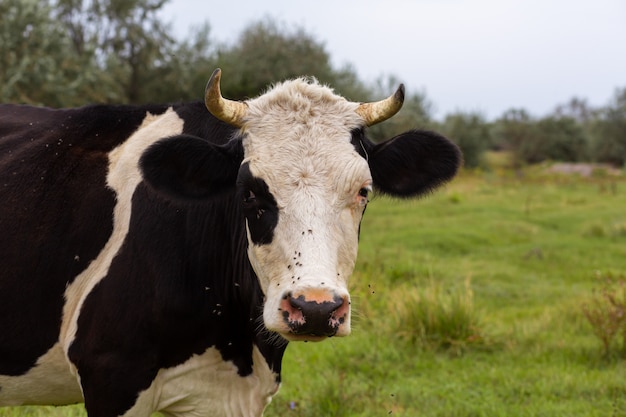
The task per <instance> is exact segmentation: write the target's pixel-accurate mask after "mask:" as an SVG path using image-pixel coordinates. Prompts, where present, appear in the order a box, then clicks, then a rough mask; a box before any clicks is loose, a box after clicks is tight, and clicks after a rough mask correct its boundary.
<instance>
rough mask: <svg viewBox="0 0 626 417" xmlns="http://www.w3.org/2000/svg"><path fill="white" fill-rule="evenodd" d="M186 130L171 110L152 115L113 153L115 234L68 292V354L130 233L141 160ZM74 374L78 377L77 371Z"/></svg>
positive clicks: (64, 337)
mask: <svg viewBox="0 0 626 417" xmlns="http://www.w3.org/2000/svg"><path fill="white" fill-rule="evenodd" d="M182 130H183V120H182V119H181V118H180V117H179V116H178V115H177V114H176V113H175V112H174V111H173V110H172V109H171V108H170V109H168V110H167V111H166V112H165V113H164V114H162V115H160V116H154V115H151V114H150V113H148V114H147V115H146V118H145V120H144V122H143V123H142V125H141V126H140V128H139V129H138V130H137V131H136V132H135V133H133V135H131V136H130V137H129V138H128V140H127V141H126V142H124V143H122V144H121V145H119V146H118V147H116V148H115V149H113V150H112V151H111V152H110V153H109V170H108V175H107V185H108V186H109V187H110V188H111V189H112V190H113V191H114V192H115V195H116V204H115V209H114V213H113V233H112V234H111V237H110V238H109V241H108V242H107V243H106V245H105V246H104V248H103V249H102V250H101V251H100V254H99V255H98V257H97V258H96V259H94V260H93V261H92V262H91V263H90V264H89V266H88V267H87V269H85V270H84V271H83V272H82V273H81V274H80V275H78V276H77V277H76V279H75V280H74V282H73V283H72V284H71V285H70V286H68V287H67V289H66V291H65V300H66V302H65V306H64V308H63V323H62V325H61V334H60V337H59V340H60V341H61V343H62V346H63V351H64V352H65V353H66V354H67V351H68V349H69V347H70V345H71V343H72V341H73V340H74V337H75V336H76V330H77V322H78V317H79V315H80V310H81V306H82V304H83V302H84V301H85V298H86V297H87V295H88V294H89V293H90V292H91V291H92V290H93V288H94V287H95V285H96V284H97V283H98V282H100V281H101V280H102V279H103V278H104V277H105V276H106V274H107V273H108V271H109V267H110V266H111V262H112V260H113V258H114V257H115V255H116V254H117V253H118V252H119V250H120V248H121V246H122V244H123V243H124V239H125V238H126V235H127V233H128V228H129V224H130V215H131V206H132V196H133V193H134V192H135V188H136V187H137V185H138V184H139V183H140V182H141V172H140V170H139V166H138V162H139V158H140V157H141V155H142V153H143V152H144V150H145V149H146V148H147V147H148V146H150V145H151V144H152V143H154V142H156V141H157V140H159V139H161V138H163V137H167V136H172V135H177V134H180V133H182ZM72 368H73V367H72ZM72 371H73V372H74V373H75V369H72Z"/></svg>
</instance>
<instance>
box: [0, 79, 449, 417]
mask: <svg viewBox="0 0 626 417" xmlns="http://www.w3.org/2000/svg"><path fill="white" fill-rule="evenodd" d="M218 75H219V74H218ZM298 83H300V84H302V86H301V88H305V89H307V88H308V89H312V90H313V91H317V90H319V89H322V87H320V86H318V85H317V84H315V83H310V82H304V81H303V80H297V81H294V82H292V83H291V84H289V83H286V84H285V85H283V86H279V87H277V88H276V89H275V90H274V95H276V94H278V93H285V91H287V90H289V88H292V89H293V88H296V87H298V85H299V84H298ZM281 88H282V90H281ZM298 88H300V87H298ZM323 92H324V94H327V93H328V92H327V91H326V90H324V91H323ZM290 94H291V93H290ZM333 97H337V96H333ZM271 99H272V94H271V92H270V93H268V94H266V95H264V96H261V97H260V98H258V99H255V100H253V101H250V102H248V104H247V106H248V108H249V111H248V113H247V114H246V122H245V124H242V126H238V127H241V129H239V128H237V127H233V126H231V125H229V124H226V123H223V122H222V121H219V120H218V119H216V118H215V117H213V116H212V115H210V114H209V113H208V112H207V111H206V108H205V107H204V104H202V103H192V104H181V105H177V106H173V107H167V106H143V107H112V106H94V107H86V108H81V109H74V110H49V109H41V108H32V107H21V106H0V201H1V203H0V204H1V206H0V207H1V209H0V210H1V211H0V405H16V404H69V403H75V402H81V401H83V399H84V401H85V404H86V407H87V410H88V412H89V414H90V416H117V415H129V416H130V415H132V416H145V415H149V413H150V412H152V411H156V410H161V411H163V412H164V413H166V414H168V413H169V414H171V415H214V416H222V415H224V416H225V415H233V416H259V415H261V414H262V411H263V408H264V407H265V405H266V404H267V403H268V402H269V400H270V398H271V396H272V395H273V394H274V393H275V392H276V391H277V389H278V384H279V381H280V363H281V358H282V355H283V352H284V349H285V347H286V345H287V342H286V339H290V340H300V339H304V340H319V339H322V338H324V337H327V336H333V335H344V334H347V333H348V332H349V297H348V295H347V290H345V281H346V278H347V276H348V275H349V274H350V273H351V271H352V268H353V266H354V258H355V256H356V240H357V238H358V227H359V223H360V219H361V215H362V212H363V210H364V208H365V204H366V202H367V201H366V197H363V194H364V191H363V190H366V191H367V189H368V188H369V187H370V186H371V185H370V184H371V181H372V180H371V178H370V173H369V172H370V171H369V170H368V164H367V161H366V158H370V153H371V154H376V153H377V152H378V151H377V149H378V148H376V147H375V146H374V145H372V144H371V143H370V142H368V141H367V140H366V139H365V138H364V136H363V130H362V126H363V122H362V118H361V117H360V116H359V114H357V113H354V106H353V107H351V105H352V103H349V102H346V101H345V100H343V99H341V100H338V103H339V104H337V103H335V102H332V103H330V104H328V105H327V106H326V107H323V106H320V105H319V103H317V102H315V100H319V97H318V98H311V97H307V98H306V100H309V103H308V104H306V103H305V104H306V105H305V104H303V103H297V102H296V101H294V100H295V99H294V98H293V97H290V98H284V97H283V98H280V99H279V100H278V101H275V102H274V103H272V100H271ZM285 100H287V102H289V103H295V104H294V105H293V108H286V109H284V110H283V111H284V113H283V114H281V113H280V110H279V109H280V108H283V107H284V102H285ZM300 100H303V99H302V97H300ZM306 100H305V101H306ZM324 100H327V98H323V99H322V102H324ZM331 101H332V100H331ZM276 103H280V104H281V105H280V106H278V107H275V104H276ZM324 103H325V102H324ZM337 105H339V106H340V107H341V106H343V107H342V108H346V109H347V110H346V109H343V110H341V112H340V111H339V110H337ZM306 106H309V107H306ZM305 107H306V108H305ZM218 117H219V116H218ZM220 118H222V117H220ZM290 119H291V120H290ZM327 120H329V121H327ZM229 122H230V120H229ZM235 124H236V123H235ZM298 130H300V132H299V133H298V132H297V131H298ZM268 134H273V135H275V137H274V138H273V140H272V142H271V143H270V144H269V145H268V143H267V140H266V139H267V137H268ZM416 134H417V133H416ZM294 135H295V137H294ZM425 135H427V136H428V135H430V134H425ZM338 137H339V138H340V140H337V138H338ZM428 137H429V138H430V139H426V143H427V146H426V147H427V148H429V147H430V148H437V147H439V148H441V149H442V150H443V152H444V154H445V155H443V158H444V159H445V161H443V162H441V163H438V166H437V167H436V168H434V169H431V171H433V172H434V171H438V172H437V173H436V174H432V173H431V174H429V175H430V176H432V177H433V178H431V179H429V180H428V181H427V182H425V183H424V184H422V189H428V188H432V187H433V186H434V185H436V184H438V183H439V182H442V181H445V180H447V179H449V178H450V177H451V176H452V175H453V174H454V172H455V171H456V167H457V165H458V159H459V156H458V151H457V150H456V148H455V147H454V146H453V145H451V144H449V143H448V142H447V141H445V140H444V139H443V138H440V137H438V136H428ZM336 142H337V143H336ZM289 147H292V148H293V149H289ZM380 149H381V151H380V152H386V151H385V150H384V149H383V148H382V147H381V148H380ZM328 151H330V152H331V153H330V155H325V152H328ZM437 152H438V151H437ZM281 153H285V154H286V155H287V158H281V157H280V154H281ZM346 155H347V156H346ZM421 158H425V157H424V156H421ZM436 158H441V155H439V156H435V159H436ZM413 164H415V163H413ZM370 165H371V163H370ZM398 169H399V170H400V171H402V169H403V168H402V167H399V168H398ZM376 170H378V171H382V170H383V168H381V167H380V166H379V167H378V168H376V169H374V168H372V175H373V176H374V183H375V185H378V184H376V182H377V176H378V177H380V178H381V183H384V182H385V181H386V180H385V178H384V176H385V175H388V174H384V173H379V174H377V173H376V172H375V171H376ZM444 170H445V172H443V171H444ZM296 171H297V172H296ZM385 172H386V171H385ZM401 174H402V173H401ZM394 180H395V181H396V182H397V183H401V182H402V181H400V180H398V178H397V174H394ZM393 186H394V185H386V184H383V185H382V188H383V190H384V191H387V192H389V193H392V194H394V193H395V194H398V195H412V194H417V193H418V192H415V191H411V192H403V191H398V192H394V191H389V190H390V187H393ZM401 187H402V186H401ZM343 188H345V189H346V191H343ZM422 189H421V190H422ZM366 191H365V194H366ZM420 192H421V191H420ZM294 196H299V197H298V198H303V199H304V200H302V201H300V202H298V201H297V200H294V198H295V197H294ZM328 200H331V201H328ZM329 225H330V226H329ZM287 257H288V259H287ZM320 279H321V283H320V282H319V280H320ZM281 284H282V287H281ZM268 329H269V330H268Z"/></svg>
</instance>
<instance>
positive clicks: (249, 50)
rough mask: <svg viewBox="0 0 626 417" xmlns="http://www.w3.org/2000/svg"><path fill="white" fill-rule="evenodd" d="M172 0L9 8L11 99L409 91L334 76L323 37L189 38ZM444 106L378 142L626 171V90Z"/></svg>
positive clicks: (406, 112) (380, 132) (1, 76)
mask: <svg viewBox="0 0 626 417" xmlns="http://www.w3.org/2000/svg"><path fill="white" fill-rule="evenodd" d="M167 1H168V0H0V20H1V22H2V25H1V26H0V82H1V84H0V85H1V90H0V101H1V102H15V103H26V104H35V105H46V106H51V107H72V106H81V105H85V104H89V103H134V104H139V103H149V102H151V103H156V102H177V101H187V100H198V99H202V93H203V91H204V87H205V84H206V82H207V79H208V76H209V73H210V72H211V71H212V70H213V69H214V68H216V67H221V68H222V69H223V71H224V74H227V76H225V77H224V78H223V80H222V81H223V84H222V90H223V91H227V92H228V93H227V94H228V97H229V98H231V99H245V98H249V97H254V96H256V95H258V94H259V93H261V92H262V91H263V90H264V89H265V88H266V87H267V86H268V85H269V84H271V83H274V82H276V81H280V80H283V79H286V78H292V77H295V76H300V75H311V76H315V77H316V78H317V79H318V80H320V81H321V82H323V83H326V84H329V85H331V86H333V88H334V89H335V90H336V91H337V92H338V93H339V94H342V95H344V96H345V97H347V98H349V99H350V100H353V101H371V100H376V99H380V98H381V97H384V96H387V95H389V94H391V93H392V92H393V91H394V89H395V88H396V87H397V85H398V84H399V80H398V79H397V78H396V77H395V76H393V75H390V76H386V77H382V76H381V77H380V78H379V79H378V80H377V81H376V82H374V83H367V82H364V81H362V80H360V79H359V77H358V75H357V72H356V70H355V68H354V67H352V66H351V65H344V66H342V67H336V66H334V65H333V64H332V62H331V56H330V54H329V53H328V51H327V50H326V48H325V46H324V44H323V43H322V42H320V41H319V40H317V39H316V38H315V36H313V35H311V34H310V33H307V32H306V31H305V30H303V29H300V28H291V27H287V26H285V25H282V24H280V23H277V22H275V21H273V20H268V19H265V20H260V21H257V22H253V23H251V24H249V25H248V26H247V27H246V28H245V29H244V30H243V31H242V33H241V34H240V35H239V36H238V38H237V39H236V40H235V41H234V42H232V43H220V42H216V41H215V40H213V38H212V37H211V31H210V24H209V23H208V22H207V23H205V24H204V25H202V26H200V27H197V28H195V29H193V30H192V31H191V32H190V33H189V35H188V36H187V37H186V38H185V39H184V40H177V39H176V38H175V37H174V36H173V34H172V28H171V27H170V26H169V25H168V24H167V23H165V22H164V21H163V20H162V18H161V16H160V14H159V12H160V11H161V10H162V8H163V6H164V5H165V3H166V2H167ZM433 108H434V106H433V104H432V102H431V101H430V100H429V99H428V98H427V97H426V95H425V93H423V92H419V91H418V92H415V91H413V92H411V91H409V92H408V94H407V97H406V100H405V105H404V108H403V110H402V111H401V112H400V113H399V114H398V115H396V116H395V117H394V118H392V119H390V120H389V121H388V122H386V123H383V124H381V125H377V126H374V127H372V128H371V129H370V134H371V135H372V136H373V137H374V138H375V139H376V138H378V139H384V138H389V137H392V136H393V135H394V134H396V133H398V132H400V131H403V130H407V129H411V128H416V127H417V128H430V129H435V130H438V131H441V132H442V133H444V134H446V135H447V136H449V137H450V138H451V139H453V140H454V141H455V142H456V143H457V144H458V145H459V146H460V147H461V148H462V150H463V153H464V155H465V166H466V167H477V166H480V165H481V164H482V163H483V156H484V154H485V151H487V150H490V149H496V150H507V151H510V152H512V154H513V155H514V163H515V164H516V165H520V164H528V163H536V162H541V161H544V160H561V161H597V162H606V163H611V164H614V165H617V166H623V165H624V163H625V161H626V88H621V89H619V88H618V89H617V90H616V92H615V95H614V97H613V98H612V100H611V101H610V102H609V103H607V104H606V105H605V106H603V107H601V108H591V107H590V106H589V105H588V104H587V102H586V101H585V100H584V99H578V98H573V99H572V100H570V101H569V102H568V103H565V104H563V105H559V106H557V107H556V108H555V110H554V112H552V113H551V114H549V115H547V116H544V117H541V118H534V117H531V116H530V115H529V114H528V113H527V112H526V111H525V110H524V109H511V110H509V111H507V112H505V113H504V114H502V115H501V116H500V117H499V118H498V119H497V120H495V121H492V122H488V121H487V120H485V118H484V116H483V115H481V114H480V113H475V112H462V111H460V112H455V113H453V114H448V115H446V116H445V118H444V119H443V120H441V121H438V120H435V118H434V111H433Z"/></svg>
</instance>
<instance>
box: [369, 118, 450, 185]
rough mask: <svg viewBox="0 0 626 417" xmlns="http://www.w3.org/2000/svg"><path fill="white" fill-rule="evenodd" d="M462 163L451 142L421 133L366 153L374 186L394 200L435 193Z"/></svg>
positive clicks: (435, 134) (407, 134)
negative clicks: (393, 197)
mask: <svg viewBox="0 0 626 417" xmlns="http://www.w3.org/2000/svg"><path fill="white" fill-rule="evenodd" d="M461 160H462V156H461V151H460V150H459V148H458V147H457V146H456V145H455V144H454V143H452V142H451V141H450V140H448V139H446V138H445V137H443V136H441V135H439V134H437V133H434V132H427V131H420V130H411V131H408V132H405V133H402V134H401V135H399V136H396V137H394V138H393V139H390V140H388V141H386V142H383V143H380V144H378V145H375V146H374V147H373V149H372V150H371V152H370V154H369V166H370V171H371V172H372V178H373V180H374V186H375V187H376V188H377V189H378V190H380V191H381V192H383V193H385V194H389V195H392V196H395V197H414V196H418V195H420V194H424V193H426V192H428V191H431V190H434V189H435V188H437V187H438V186H440V185H441V184H443V183H445V182H447V181H449V180H450V179H452V177H454V175H455V174H456V172H457V170H458V169H459V166H460V164H461Z"/></svg>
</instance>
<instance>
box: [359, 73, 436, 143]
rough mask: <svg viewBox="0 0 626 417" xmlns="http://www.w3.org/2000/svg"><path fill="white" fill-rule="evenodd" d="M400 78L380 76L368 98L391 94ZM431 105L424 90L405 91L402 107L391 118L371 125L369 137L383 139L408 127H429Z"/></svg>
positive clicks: (408, 128) (431, 122)
mask: <svg viewBox="0 0 626 417" xmlns="http://www.w3.org/2000/svg"><path fill="white" fill-rule="evenodd" d="M400 84H401V82H400V80H399V79H398V78H397V77H396V76H394V75H389V76H387V77H380V78H379V79H378V80H377V81H376V83H375V85H374V87H373V88H372V92H371V93H370V98H369V99H368V100H380V99H383V98H385V97H388V96H390V95H391V94H393V93H394V92H395V91H396V90H397V88H398V86H399V85H400ZM432 114H433V105H432V103H431V101H430V100H429V99H428V98H427V97H426V93H424V92H406V96H405V98H404V104H403V105H402V109H400V111H399V112H398V114H396V115H395V116H393V117H392V118H391V119H389V120H387V121H385V122H383V123H380V124H377V125H375V126H372V127H371V128H370V129H369V134H370V137H371V138H372V139H373V140H374V141H378V142H380V141H384V140H387V139H390V138H392V137H393V136H395V135H397V134H399V133H401V132H405V131H407V130H410V129H418V128H419V129H431V128H433V126H434V122H433V116H432Z"/></svg>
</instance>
